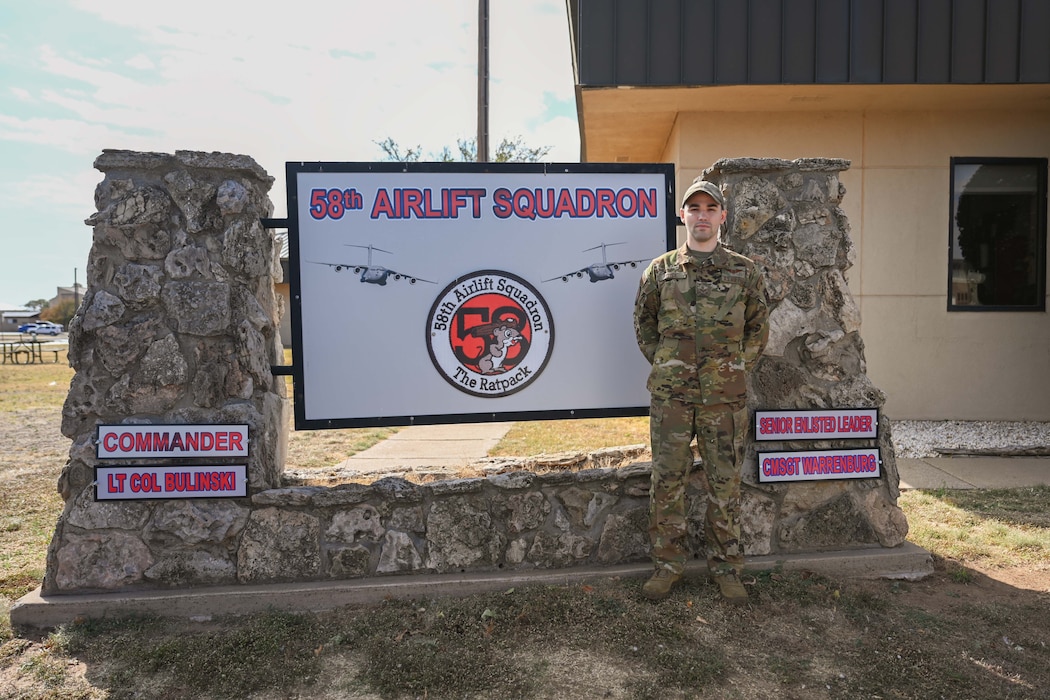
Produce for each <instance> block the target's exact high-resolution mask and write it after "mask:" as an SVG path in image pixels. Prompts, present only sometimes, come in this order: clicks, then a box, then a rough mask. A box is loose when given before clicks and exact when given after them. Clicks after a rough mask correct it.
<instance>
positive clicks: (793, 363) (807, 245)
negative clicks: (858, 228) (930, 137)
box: [704, 158, 908, 555]
mask: <svg viewBox="0 0 1050 700" xmlns="http://www.w3.org/2000/svg"><path fill="white" fill-rule="evenodd" d="M849 166H850V163H849V161H846V160H837V159H824V158H804V159H799V160H795V161H785V160H779V159H758V158H736V159H726V160H720V161H718V162H717V163H715V164H714V165H713V166H711V167H710V168H708V169H707V170H705V171H704V177H705V178H706V179H708V180H711V181H713V182H715V183H717V184H718V185H719V186H720V187H721V188H722V189H723V191H724V192H725V193H726V195H727V205H728V208H729V219H728V220H727V221H726V232H725V235H724V236H723V240H724V242H725V244H726V245H727V246H728V247H729V248H731V249H733V250H736V251H738V252H740V253H743V254H744V255H746V256H748V257H749V258H751V259H753V260H755V261H756V262H757V263H759V264H760V265H761V266H762V267H763V269H764V271H765V276H766V283H767V291H768V295H769V302H770V307H771V314H770V338H769V345H768V347H767V348H766V352H765V354H764V356H763V357H762V359H761V360H760V362H759V364H758V366H757V368H756V370H755V373H754V376H753V377H752V378H751V380H752V381H751V408H753V409H755V408H759V409H825V408H879V409H881V408H882V407H883V405H884V404H885V402H886V397H885V395H884V394H883V393H882V391H880V390H879V389H878V388H876V387H875V386H874V385H873V384H872V383H871V381H870V380H869V379H868V377H867V374H866V371H867V369H866V365H865V361H864V342H863V340H861V335H860V328H861V319H860V310H859V309H858V308H857V305H856V303H855V302H854V300H853V296H852V294H851V292H850V290H849V287H848V285H847V283H846V271H847V270H848V269H849V268H850V267H851V266H852V265H853V261H854V259H855V256H856V253H855V250H854V247H853V241H852V240H851V239H850V235H849V231H850V229H849V222H848V221H847V219H846V215H845V213H844V212H843V211H842V209H841V208H840V207H839V204H840V203H841V202H842V197H843V195H844V194H845V187H843V185H842V183H841V182H840V180H839V173H840V172H842V171H843V170H846V169H847V168H849ZM890 435H891V433H890V424H889V420H888V419H887V418H886V416H881V420H880V422H879V429H878V437H877V441H876V444H877V446H878V447H879V448H880V452H881V455H882V477H881V478H879V479H877V480H869V479H861V480H834V481H818V482H793V483H789V484H759V483H758V481H757V474H758V469H757V459H756V453H757V449H756V446H755V445H754V444H753V443H752V444H751V445H750V446H749V455H748V465H747V466H746V467H745V484H747V488H746V495H745V514H744V516H745V517H744V519H745V522H744V530H745V532H746V538H747V539H748V542H747V547H746V549H747V551H748V553H749V554H755V555H757V554H770V553H774V552H776V553H789V552H800V551H819V550H821V549H832V548H834V549H841V548H843V547H848V546H850V545H851V544H854V545H868V546H870V544H872V543H878V544H881V545H882V546H886V547H893V546H896V545H898V544H901V543H902V542H903V541H904V538H905V536H906V535H907V533H908V523H907V520H906V518H905V516H904V513H903V512H902V511H901V510H900V508H899V507H898V506H897V497H898V495H899V490H898V485H899V476H898V473H897V463H896V458H895V455H894V452H893V445H892V443H891V439H890ZM860 444H862V445H867V444H870V443H860ZM857 445H858V443H857V442H855V441H843V440H838V441H834V440H825V441H819V442H801V441H799V442H790V441H784V442H780V443H766V445H765V446H764V448H763V449H764V450H768V451H775V450H806V449H847V448H850V447H856V446H857Z"/></svg>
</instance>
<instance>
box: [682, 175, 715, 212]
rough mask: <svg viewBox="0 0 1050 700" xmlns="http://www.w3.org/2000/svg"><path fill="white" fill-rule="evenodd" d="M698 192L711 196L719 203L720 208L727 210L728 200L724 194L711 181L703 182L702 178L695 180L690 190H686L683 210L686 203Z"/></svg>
mask: <svg viewBox="0 0 1050 700" xmlns="http://www.w3.org/2000/svg"><path fill="white" fill-rule="evenodd" d="M697 192H704V193H705V194H709V195H711V196H712V197H714V200H715V201H716V202H718V206H720V207H722V208H723V209H725V208H726V198H725V196H724V195H723V194H722V190H720V189H718V185H716V184H715V183H713V182H710V181H709V180H702V179H700V178H696V179H695V180H693V183H692V184H691V185H689V188H688V189H686V191H685V194H684V195H682V208H685V203H686V202H688V201H689V198H690V197H692V196H693V195H694V194H696V193H697Z"/></svg>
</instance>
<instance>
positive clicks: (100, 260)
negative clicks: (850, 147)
mask: <svg viewBox="0 0 1050 700" xmlns="http://www.w3.org/2000/svg"><path fill="white" fill-rule="evenodd" d="M848 165H849V164H848V163H847V162H845V161H832V160H816V159H812V160H801V161H792V162H786V161H775V160H750V159H747V160H734V161H719V163H717V164H716V165H715V166H714V167H713V168H712V169H711V170H710V171H708V172H707V177H708V179H711V180H713V181H715V182H717V183H719V184H720V185H721V186H722V187H723V188H724V189H725V190H726V191H727V193H728V197H729V201H730V203H731V204H730V207H731V211H732V212H733V214H732V218H731V219H730V220H729V222H728V224H729V227H728V231H727V233H726V237H725V240H726V242H727V244H728V245H730V247H733V248H734V249H736V250H739V251H741V252H744V253H745V254H748V255H750V256H751V257H753V258H754V259H756V260H757V261H758V262H759V263H760V264H762V265H763V267H764V268H765V270H766V276H767V281H768V282H769V288H770V296H771V303H772V305H773V313H772V317H771V326H772V333H771V342H770V348H769V350H768V352H767V354H766V356H765V357H763V358H762V359H761V360H760V363H759V366H758V368H757V370H756V372H755V375H754V377H753V378H752V379H753V383H752V384H753V385H752V400H751V408H752V409H754V408H764V409H785V408H806V409H812V408H846V407H848V408H857V407H868V408H872V407H874V408H881V406H882V404H883V403H884V397H883V395H882V393H881V392H880V391H879V390H878V389H876V388H875V387H873V386H872V385H871V383H870V382H869V381H868V379H867V377H866V376H865V373H864V356H863V343H862V341H861V338H860V332H859V331H860V318H859V314H858V312H857V309H856V306H855V305H854V303H853V301H852V297H851V295H850V292H849V289H848V287H847V285H846V280H845V271H846V270H847V269H848V268H849V266H850V265H851V264H852V259H853V250H852V243H851V242H850V239H849V226H848V223H847V221H846V218H845V216H844V215H843V213H842V211H841V209H839V206H838V205H839V203H840V201H841V198H842V196H843V189H842V187H841V185H840V183H839V180H838V173H839V172H841V171H842V170H843V169H845V168H847V167H848ZM96 167H97V168H98V169H99V170H101V171H103V172H104V173H105V174H106V178H105V180H104V181H103V182H102V183H101V184H100V185H99V188H98V191H97V193H96V200H97V206H98V213H96V214H95V215H94V216H93V217H91V219H89V220H88V223H89V224H90V225H92V226H93V227H94V237H95V238H94V245H93V247H92V252H91V259H90V261H89V289H88V293H87V295H86V296H85V300H84V303H83V305H82V307H81V309H80V311H79V312H78V315H77V316H76V318H75V319H74V322H73V323H72V327H71V330H70V361H71V363H72V364H73V366H74V368H75V369H76V375H75V378H74V380H73V383H72V386H71V388H70V394H69V397H68V399H67V402H66V405H65V408H64V410H63V421H62V430H63V433H64V434H65V435H67V436H68V437H70V438H71V439H72V440H73V445H72V448H71V450H70V460H69V463H68V464H67V466H66V468H65V470H64V471H63V474H62V477H61V479H60V482H59V489H60V491H61V493H62V496H63V498H64V499H65V501H66V504H65V509H64V512H63V514H62V516H61V518H60V521H59V523H58V526H57V528H56V532H55V536H54V539H53V541H52V543H51V547H50V549H49V554H48V567H47V574H46V577H45V582H44V592H45V593H61V592H74V591H85V590H118V589H132V588H148V587H172V586H180V587H181V586H196V585H214V584H230V583H266V582H284V581H309V580H330V579H343V578H356V577H364V576H376V575H385V574H396V573H407V572H416V573H421V572H435V573H443V572H462V571H487V570H496V569H522V568H561V567H571V566H577V565H584V564H587V565H614V564H621V563H627V562H633V561H643V560H645V559H647V558H648V537H647V531H646V522H647V507H648V483H649V472H650V466H649V464H647V463H635V464H631V465H630V466H627V467H622V468H609V469H582V470H564V471H550V472H542V473H539V472H533V471H530V470H528V469H527V468H525V465H515V464H513V463H503V464H502V465H501V466H500V468H499V469H493V470H492V471H493V472H495V473H491V474H490V475H488V476H481V477H477V478H469V479H454V480H446V481H436V482H433V483H427V484H415V483H410V482H409V481H407V480H405V479H403V478H400V477H388V478H384V479H380V480H378V481H376V482H375V483H373V484H368V485H363V484H343V485H337V486H288V485H284V484H282V473H283V469H284V441H285V439H286V437H285V436H286V431H287V420H286V417H285V399H284V385H283V382H282V381H280V380H276V381H275V380H274V378H273V377H272V376H271V374H270V372H271V370H270V365H271V364H277V363H278V360H277V357H278V354H279V353H280V343H279V338H278V337H277V332H276V328H277V326H278V320H279V318H280V309H279V308H278V303H277V301H276V298H275V296H274V292H273V284H274V282H275V281H276V279H277V278H276V276H277V275H279V274H280V272H279V270H280V267H279V265H278V264H277V262H276V260H275V256H274V246H273V241H272V238H271V236H270V235H269V233H268V232H267V231H265V230H264V229H263V228H262V227H261V225H260V223H259V219H260V218H262V217H266V216H269V215H270V212H271V205H270V203H269V200H268V198H267V196H266V193H267V191H268V190H269V187H270V184H271V182H272V181H271V178H269V177H268V176H267V175H266V174H265V172H263V171H262V169H261V168H259V167H258V165H256V164H255V162H254V161H252V160H251V159H250V158H246V157H243V156H230V155H223V154H201V153H191V152H178V153H176V154H175V155H174V156H170V155H165V154H142V153H128V152H115V151H114V152H110V151H107V152H105V153H104V154H103V155H102V156H101V157H100V158H99V159H98V160H97V161H96ZM107 423H194V424H200V423H246V424H248V426H249V436H250V443H249V445H250V448H249V470H248V471H249V485H250V492H249V495H248V496H247V497H244V498H234V499H214V500H209V499H192V500H166V501H134V502H112V501H105V502H98V501H96V500H95V497H94V487H93V485H92V480H93V471H94V467H95V466H96V463H97V460H96V459H95V449H94V440H95V435H96V430H97V425H99V424H107ZM874 442H875V443H876V444H877V445H878V446H879V447H880V448H882V455H883V465H882V477H881V478H879V479H875V480H844V481H822V482H801V483H790V484H762V483H759V482H758V479H757V472H758V469H757V455H756V449H755V446H754V445H753V444H751V445H749V449H748V454H747V459H746V461H745V464H744V466H743V470H744V518H743V529H744V546H745V551H746V552H747V553H748V554H749V555H766V554H780V553H784V554H787V553H794V552H805V551H819V550H829V549H843V548H853V547H879V546H887V547H889V546H895V545H898V544H900V543H901V542H903V540H904V536H905V534H906V533H907V523H906V521H905V519H904V516H903V514H902V513H901V511H900V509H899V508H897V506H896V498H897V495H898V494H897V471H896V464H895V461H894V457H893V452H892V446H891V444H890V434H889V427H888V423H887V422H886V421H883V422H882V423H880V426H879V434H878V438H877V440H875V441H874ZM860 444H861V445H863V446H870V444H871V441H868V442H865V443H860ZM844 446H847V445H845V444H844V443H842V442H841V441H823V442H820V443H805V444H802V443H798V444H796V443H774V444H771V445H769V447H770V449H809V448H838V447H844ZM848 446H850V447H856V446H858V443H856V442H855V441H851V442H850V443H849V444H848ZM409 466H410V465H409ZM701 478H702V477H701ZM688 498H689V502H690V511H691V513H693V515H694V518H693V522H694V523H695V526H694V529H693V530H692V531H691V532H690V540H691V546H692V547H693V548H694V551H702V547H701V544H702V538H703V526H702V522H703V517H702V514H703V512H704V510H705V503H704V496H703V490H702V489H701V488H692V489H690V491H689V495H688Z"/></svg>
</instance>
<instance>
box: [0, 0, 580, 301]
mask: <svg viewBox="0 0 1050 700" xmlns="http://www.w3.org/2000/svg"><path fill="white" fill-rule="evenodd" d="M490 5H491V7H490V36H491V49H490V59H489V60H490V75H491V83H490V116H489V131H490V142H491V143H492V144H493V146H494V145H495V144H496V143H498V142H499V140H500V139H501V138H504V137H507V138H517V137H521V138H522V139H523V141H524V142H525V143H526V144H527V145H529V146H550V147H551V151H550V153H549V155H548V158H549V159H550V160H552V161H559V162H576V161H578V159H579V135H578V129H577V122H576V106H575V98H574V96H573V80H572V59H571V55H570V50H569V36H568V20H567V16H566V10H565V3H564V0H490ZM263 8H269V9H263ZM476 117H477V0H384V1H383V2H379V1H377V0H368V1H366V0H298V1H297V2H293V3H284V4H270V5H266V4H265V3H259V2H249V1H248V0H181V1H180V2H178V3H155V2H145V1H143V0H33V2H3V3H0V154H2V157H0V221H2V224H0V226H2V228H0V232H2V233H0V241H2V247H0V304H2V305H3V306H5V307H6V306H8V305H12V306H21V305H22V304H24V303H25V302H26V301H29V300H30V299H38V298H47V299H49V298H51V297H53V296H54V295H55V288H56V287H58V286H70V285H72V284H73V279H74V275H76V276H77V280H78V281H80V282H81V283H83V282H84V280H85V276H86V275H85V267H86V264H87V256H88V251H89V250H90V247H91V229H90V228H89V227H88V226H85V225H84V223H83V222H84V219H86V218H87V217H88V216H90V215H91V213H92V212H93V211H94V199H93V197H94V189H95V185H96V184H97V183H98V182H99V181H100V180H101V179H102V175H101V173H99V172H98V171H96V170H94V169H93V167H92V162H93V161H94V159H95V157H96V156H98V155H99V154H100V153H101V152H102V150H103V149H105V148H120V149H130V150H137V151H159V152H165V153H173V152H174V151H175V150H195V151H222V152H228V153H239V154H245V155H249V156H251V157H253V158H254V159H255V160H256V161H258V163H259V164H260V165H262V167H263V168H265V169H266V170H267V172H269V173H270V174H271V175H273V176H274V177H276V178H277V182H276V183H275V184H274V188H273V190H271V193H270V196H271V198H272V199H273V200H274V207H275V216H284V215H285V213H286V206H285V202H284V181H283V173H284V164H285V162H287V161H315V160H328V161H371V160H380V159H381V158H382V152H381V150H380V149H379V148H378V146H377V145H376V142H377V141H382V140H384V139H386V138H387V137H390V138H393V139H394V140H395V141H397V142H398V143H399V144H401V145H402V146H405V147H410V146H412V147H414V146H416V145H419V146H422V149H423V152H424V153H437V152H439V151H440V150H441V149H442V147H444V146H450V147H453V148H454V147H455V145H456V140H457V139H464V138H472V137H473V136H474V135H475V134H476V130H477V126H476Z"/></svg>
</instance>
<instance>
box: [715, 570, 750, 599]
mask: <svg viewBox="0 0 1050 700" xmlns="http://www.w3.org/2000/svg"><path fill="white" fill-rule="evenodd" d="M714 579H715V583H717V584H718V591H719V592H720V593H721V594H722V598H723V599H724V600H725V601H726V602H727V603H730V604H731V605H747V589H746V588H744V584H743V583H741V582H740V577H739V576H737V575H736V574H716V575H715V576H714Z"/></svg>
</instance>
